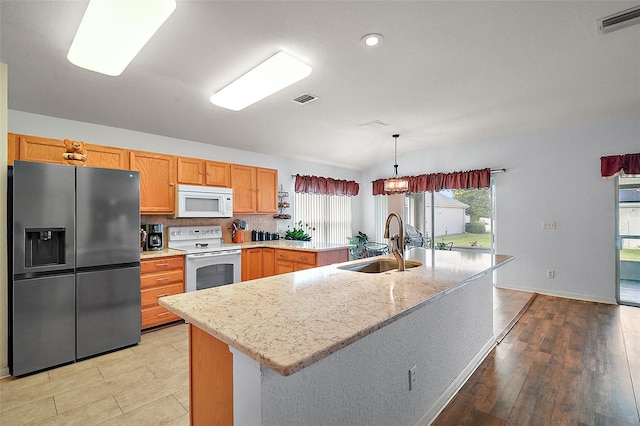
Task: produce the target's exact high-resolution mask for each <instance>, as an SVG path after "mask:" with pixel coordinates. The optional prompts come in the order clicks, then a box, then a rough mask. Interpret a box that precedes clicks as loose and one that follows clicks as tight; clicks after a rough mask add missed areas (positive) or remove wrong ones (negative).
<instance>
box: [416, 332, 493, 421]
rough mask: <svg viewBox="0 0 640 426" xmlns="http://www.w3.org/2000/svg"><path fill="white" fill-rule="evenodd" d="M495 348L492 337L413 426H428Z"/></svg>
mask: <svg viewBox="0 0 640 426" xmlns="http://www.w3.org/2000/svg"><path fill="white" fill-rule="evenodd" d="M495 346H496V340H495V338H494V337H493V336H492V337H491V339H489V341H487V343H485V345H484V346H483V347H482V349H480V350H479V351H478V353H477V354H476V355H475V356H474V357H473V359H472V360H471V362H469V364H467V366H466V367H465V368H464V369H463V370H462V371H461V372H460V374H458V376H457V377H456V378H455V379H454V380H453V381H452V382H451V384H450V385H449V386H447V388H446V389H445V390H444V391H443V392H442V393H441V394H440V396H439V397H438V399H436V401H435V402H434V403H433V405H432V406H431V408H429V410H427V412H426V413H424V414H423V415H422V417H420V419H419V420H418V421H417V422H416V424H415V426H427V425H430V424H431V423H432V422H433V421H434V420H435V419H436V417H438V415H439V414H440V413H441V412H442V410H444V409H445V407H446V406H447V405H448V404H449V402H451V400H452V399H453V397H454V396H456V394H457V393H458V391H459V390H460V389H461V388H462V386H464V384H465V383H466V382H467V380H469V377H471V375H472V374H473V372H474V371H476V369H477V368H478V366H480V364H481V363H482V361H484V359H485V358H486V357H487V355H489V354H490V353H491V351H492V350H493V348H494V347H495Z"/></svg>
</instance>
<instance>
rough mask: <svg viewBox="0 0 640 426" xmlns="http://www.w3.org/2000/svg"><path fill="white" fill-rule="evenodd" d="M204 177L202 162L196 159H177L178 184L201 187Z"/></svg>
mask: <svg viewBox="0 0 640 426" xmlns="http://www.w3.org/2000/svg"><path fill="white" fill-rule="evenodd" d="M204 176H205V175H204V161H202V160H199V159H197V158H184V157H178V183H183V184H185V185H202V184H203V183H204Z"/></svg>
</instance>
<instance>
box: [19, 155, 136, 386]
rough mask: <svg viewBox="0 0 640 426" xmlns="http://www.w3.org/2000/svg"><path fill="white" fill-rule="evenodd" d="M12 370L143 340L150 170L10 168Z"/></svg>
mask: <svg viewBox="0 0 640 426" xmlns="http://www.w3.org/2000/svg"><path fill="white" fill-rule="evenodd" d="M8 192H9V199H8V205H9V224H8V225H9V226H8V227H9V232H8V234H9V250H8V253H9V254H10V256H9V257H10V259H9V370H10V373H11V374H12V375H14V376H20V375H24V374H29V373H32V372H35V371H39V370H43V369H47V368H51V367H54V366H57V365H60V364H65V363H69V362H73V361H75V360H79V359H82V358H86V357H90V356H93V355H96V354H100V353H103V352H108V351H111V350H114V349H118V348H122V347H125V346H130V345H134V344H137V343H138V342H139V341H140V325H141V321H140V245H139V244H140V175H139V172H136V171H128V170H114V169H99V168H92V167H74V166H65V165H58V164H47V163H36V162H27V161H16V162H15V163H14V166H13V167H12V168H10V169H9V191H8Z"/></svg>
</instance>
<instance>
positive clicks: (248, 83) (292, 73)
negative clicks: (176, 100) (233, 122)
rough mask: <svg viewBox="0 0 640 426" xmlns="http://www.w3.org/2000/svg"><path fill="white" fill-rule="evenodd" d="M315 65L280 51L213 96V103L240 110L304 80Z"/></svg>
mask: <svg viewBox="0 0 640 426" xmlns="http://www.w3.org/2000/svg"><path fill="white" fill-rule="evenodd" d="M309 74H311V67H310V66H309V65H307V64H305V63H304V62H302V61H300V60H299V59H297V58H294V57H293V56H291V55H289V54H288V53H285V52H278V53H276V54H275V55H273V56H272V57H270V58H269V59H267V60H266V61H264V62H263V63H261V64H260V65H258V66H257V67H255V68H254V69H252V70H251V71H249V72H248V73H246V74H244V75H243V76H242V77H240V78H238V79H237V80H235V81H233V82H232V83H230V84H228V85H227V86H225V87H224V88H222V89H221V90H219V91H218V92H216V93H215V94H214V95H213V96H211V103H212V104H214V105H217V106H219V107H222V108H227V109H230V110H233V111H240V110H241V109H243V108H246V107H248V106H249V105H251V104H254V103H256V102H258V101H259V100H261V99H264V98H266V97H267V96H269V95H271V94H273V93H275V92H277V91H279V90H282V89H284V88H285V87H287V86H290V85H292V84H293V83H295V82H297V81H300V80H302V79H303V78H305V77H307V76H308V75H309Z"/></svg>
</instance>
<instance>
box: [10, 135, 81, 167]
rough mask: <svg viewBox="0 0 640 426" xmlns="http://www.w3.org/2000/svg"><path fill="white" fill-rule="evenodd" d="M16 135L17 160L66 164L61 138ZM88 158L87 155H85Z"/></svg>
mask: <svg viewBox="0 0 640 426" xmlns="http://www.w3.org/2000/svg"><path fill="white" fill-rule="evenodd" d="M17 136H18V155H17V157H16V159H17V160H25V161H40V162H44V163H57V164H66V163H65V161H64V158H62V154H64V152H65V150H66V148H65V146H64V141H63V140H61V139H50V138H41V137H38V136H27V135H17ZM87 159H88V156H87Z"/></svg>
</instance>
